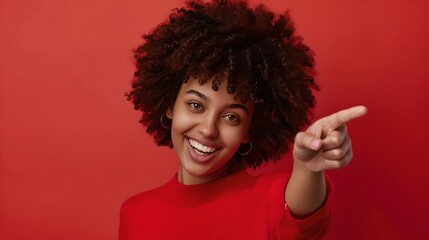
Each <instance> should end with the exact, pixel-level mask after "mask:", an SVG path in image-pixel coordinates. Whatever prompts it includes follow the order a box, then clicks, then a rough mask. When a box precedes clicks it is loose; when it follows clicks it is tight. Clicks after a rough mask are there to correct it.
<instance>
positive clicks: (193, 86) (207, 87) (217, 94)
mask: <svg viewBox="0 0 429 240" xmlns="http://www.w3.org/2000/svg"><path fill="white" fill-rule="evenodd" d="M212 86H213V78H211V79H209V80H208V81H207V82H206V83H204V84H201V83H200V82H199V79H198V78H195V77H190V78H189V80H188V81H187V82H186V83H183V84H182V87H181V90H180V92H181V93H182V94H189V92H194V91H197V92H199V93H202V94H203V95H204V97H205V98H207V99H205V100H212V99H222V100H225V101H229V102H234V103H238V102H239V100H236V99H235V94H231V93H228V91H227V80H226V78H225V79H222V81H221V83H220V84H219V87H218V89H217V90H213V88H212ZM190 90H194V91H190ZM204 97H202V98H204Z"/></svg>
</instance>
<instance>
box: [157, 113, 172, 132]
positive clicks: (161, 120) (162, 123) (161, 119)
mask: <svg viewBox="0 0 429 240" xmlns="http://www.w3.org/2000/svg"><path fill="white" fill-rule="evenodd" d="M164 116H165V113H164V114H162V116H161V118H160V119H159V121H160V122H161V125H162V127H163V128H165V129H170V128H171V126H170V127H167V126H165V125H164V122H163V120H164V119H163V118H164ZM167 118H168V117H167ZM170 124H171V123H170Z"/></svg>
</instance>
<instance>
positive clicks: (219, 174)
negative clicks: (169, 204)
mask: <svg viewBox="0 0 429 240" xmlns="http://www.w3.org/2000/svg"><path fill="white" fill-rule="evenodd" d="M232 173H233V171H232V170H231V169H230V168H229V167H228V166H227V165H224V166H222V167H221V168H219V169H217V170H215V171H214V172H211V173H209V174H207V175H204V176H194V175H191V174H189V173H187V172H186V171H184V170H183V167H182V166H180V165H179V171H178V172H177V178H178V181H179V182H180V183H182V184H183V185H195V184H203V183H208V182H212V181H215V180H218V179H221V178H223V177H226V176H228V175H230V174H232Z"/></svg>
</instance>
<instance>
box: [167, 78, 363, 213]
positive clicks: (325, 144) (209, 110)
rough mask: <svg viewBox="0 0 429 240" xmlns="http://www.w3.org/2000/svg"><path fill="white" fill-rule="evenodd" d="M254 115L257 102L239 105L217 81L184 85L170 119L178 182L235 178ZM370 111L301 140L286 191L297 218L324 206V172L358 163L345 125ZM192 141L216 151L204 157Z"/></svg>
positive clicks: (335, 118)
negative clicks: (235, 159)
mask: <svg viewBox="0 0 429 240" xmlns="http://www.w3.org/2000/svg"><path fill="white" fill-rule="evenodd" d="M253 111H254V105H253V103H252V102H247V103H245V104H243V103H241V102H239V101H237V100H235V99H234V97H233V95H232V94H229V93H228V92H227V90H226V86H225V84H222V85H221V86H220V87H219V90H218V91H214V90H212V89H211V82H208V83H206V84H204V85H200V84H199V83H198V81H197V80H196V79H193V78H191V79H190V80H189V81H188V82H187V83H184V84H182V87H181V89H180V91H179V94H178V96H177V99H176V102H175V104H174V107H173V109H169V110H168V111H167V114H166V115H167V117H169V118H170V119H172V126H171V136H172V141H173V145H174V149H175V150H176V153H177V156H178V158H179V162H180V163H179V170H178V180H179V181H180V182H181V183H182V184H185V185H192V184H201V183H207V182H210V181H213V180H216V179H219V178H222V177H225V176H227V175H229V174H231V173H232V172H231V171H230V170H229V169H228V167H227V165H226V163H227V162H228V160H229V159H230V158H231V157H232V156H233V155H234V153H235V152H236V151H237V149H238V148H239V147H240V145H241V144H243V143H248V142H249V139H248V136H249V134H248V131H249V127H250V123H251V120H252V117H253ZM366 112H367V109H366V107H364V106H357V107H352V108H349V109H345V110H342V111H339V112H337V113H334V114H332V115H330V116H327V117H324V118H321V119H319V120H317V121H316V122H314V123H313V124H312V125H310V126H309V127H308V128H307V130H306V131H303V132H299V133H298V134H297V135H296V138H295V142H294V147H293V159H294V160H293V161H294V167H293V171H292V174H291V177H290V179H289V182H288V185H287V187H286V190H285V201H286V203H287V204H288V207H289V209H290V210H291V212H292V213H293V214H294V216H295V217H297V218H304V217H306V216H308V215H309V214H311V213H312V212H314V211H315V210H316V209H317V208H319V207H320V206H321V205H322V204H323V201H324V200H325V197H326V182H325V177H324V171H325V170H326V169H336V168H342V167H344V166H346V165H347V164H349V163H350V161H351V159H352V147H351V141H350V137H349V135H348V133H347V128H346V125H345V124H346V123H347V122H349V121H350V120H353V119H355V118H359V117H362V116H364V115H365V114H366ZM189 139H191V141H193V142H194V143H195V142H198V143H200V144H202V145H204V146H206V147H208V148H211V150H215V151H214V152H213V153H210V154H203V153H201V152H198V151H197V150H195V149H194V148H193V147H192V144H191V142H190V141H189ZM200 148H201V146H200ZM208 148H206V149H205V150H206V151H207V149H208Z"/></svg>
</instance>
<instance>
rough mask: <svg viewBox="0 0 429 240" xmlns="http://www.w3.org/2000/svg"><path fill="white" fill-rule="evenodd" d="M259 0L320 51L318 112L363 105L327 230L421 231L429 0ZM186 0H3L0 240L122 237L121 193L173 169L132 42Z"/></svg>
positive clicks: (359, 234)
mask: <svg viewBox="0 0 429 240" xmlns="http://www.w3.org/2000/svg"><path fill="white" fill-rule="evenodd" d="M252 2H253V1H252ZM261 2H264V3H265V4H266V5H267V6H268V7H269V8H270V9H272V10H273V11H275V12H277V13H284V12H285V11H286V10H287V9H289V10H290V14H291V16H292V17H293V19H294V21H295V23H296V27H297V32H298V33H299V34H300V35H302V36H303V37H304V42H305V43H306V44H308V45H309V46H310V47H311V48H312V49H313V50H314V51H315V53H316V59H317V70H318V77H317V81H318V83H319V84H320V86H321V91H320V92H319V93H317V100H318V104H317V107H316V109H315V116H316V118H319V117H323V116H325V115H327V114H331V113H333V112H336V111H338V110H341V109H343V108H346V107H350V106H353V105H357V104H363V105H366V106H367V107H368V109H369V113H368V115H367V116H366V117H364V118H362V119H358V120H355V121H353V122H350V124H348V129H349V133H350V135H351V137H352V140H353V147H354V160H353V161H352V163H351V164H350V165H349V166H347V167H346V168H344V169H341V170H335V171H328V172H327V174H328V175H329V176H330V177H331V178H332V180H333V182H334V185H335V191H334V193H333V202H334V210H333V216H332V221H333V222H332V229H331V233H330V237H331V239H428V236H429V234H428V231H427V229H426V228H427V216H426V215H427V214H428V213H429V211H428V210H429V207H428V206H429V204H428V200H429V196H428V195H429V194H428V187H427V185H428V183H429V174H428V170H429V158H428V148H429V147H428V146H426V144H428V143H429V141H428V136H429V127H428V123H429V110H428V109H429V97H428V94H427V92H428V90H429V84H428V80H429V77H428V76H429V64H428V62H429V61H428V57H429V47H428V43H429V28H428V27H427V26H428V24H429V14H427V13H428V12H429V2H428V1H417V0H415V1H413V0H408V1H407V0H403V1H399V0H391V1H387V0H373V1H369V0H368V1H352V0H349V1H345V0H329V1H318V0H313V1H310V0H304V1H303V0H299V1H298V0H289V1H288V0H285V1H275V0H261ZM182 3H183V1H182V0H162V1H148V0H61V1H54V0H52V1H49V0H27V1H25V0H0V84H1V85H0V121H1V122H0V123H1V124H0V157H1V159H0V161H1V166H0V167H1V168H0V184H1V185H0V194H1V195H0V197H1V206H0V225H1V229H0V239H2V240H3V239H4V240H27V239H48V240H50V239H52V240H54V239H55V240H56V239H61V240H68V239H70V240H71V239H80V240H87V239H88V240H89V239H92V240H97V239H100V240H101V239H107V240H113V239H116V238H117V231H118V220H119V218H118V213H119V208H120V206H121V204H122V202H123V201H124V200H125V199H126V198H127V197H129V196H131V195H133V194H135V193H138V192H142V191H145V190H148V189H151V188H153V187H157V186H160V185H161V184H163V183H164V182H166V181H167V180H169V179H170V178H171V177H172V176H173V174H174V173H175V171H176V170H177V159H176V157H175V155H174V152H173V150H169V149H168V148H165V147H163V148H159V147H156V144H154V142H153V140H152V139H151V138H150V137H149V136H148V135H147V134H146V133H145V129H144V128H143V127H142V126H141V125H140V124H139V123H138V120H139V118H140V113H139V112H135V111H134V110H133V108H132V105H131V103H130V102H127V101H126V98H125V97H124V92H127V91H128V90H130V81H131V78H132V75H133V69H134V67H133V63H132V60H133V59H132V56H133V54H132V51H131V50H132V49H133V48H134V47H136V46H137V45H138V44H140V43H142V39H141V35H142V34H143V33H146V32H148V31H150V30H151V29H153V27H154V26H155V25H157V24H158V23H159V22H161V21H164V20H165V19H166V17H167V16H168V14H169V13H170V12H171V9H173V8H175V7H179V6H181V5H182ZM290 162H291V159H290V157H289V156H288V155H287V156H285V157H284V159H282V160H281V161H280V162H279V163H278V164H275V165H272V164H271V165H269V166H267V167H264V168H263V169H260V170H258V171H257V173H256V174H259V173H261V172H262V173H265V172H281V171H283V172H288V171H289V170H290Z"/></svg>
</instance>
